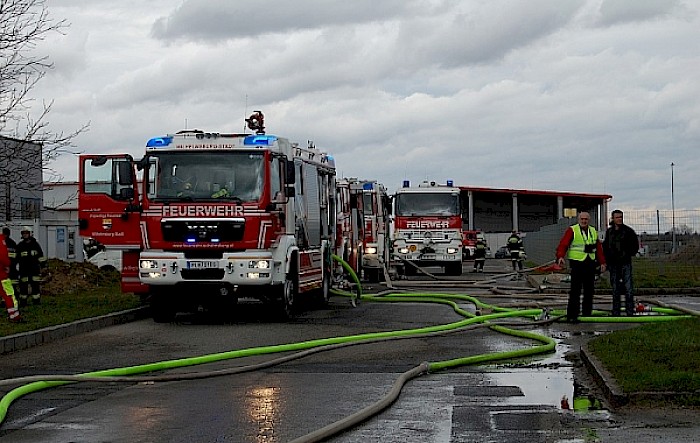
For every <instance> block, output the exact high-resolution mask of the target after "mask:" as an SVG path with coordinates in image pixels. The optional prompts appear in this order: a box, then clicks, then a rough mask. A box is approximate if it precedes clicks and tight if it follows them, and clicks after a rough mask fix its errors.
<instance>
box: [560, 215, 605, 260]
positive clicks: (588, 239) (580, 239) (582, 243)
mask: <svg viewBox="0 0 700 443" xmlns="http://www.w3.org/2000/svg"><path fill="white" fill-rule="evenodd" d="M571 229H572V230H573V231H574V238H573V240H571V245H569V251H568V252H567V253H566V257H567V258H568V259H570V260H576V261H584V260H585V259H586V256H588V257H590V258H591V260H595V250H594V251H593V252H589V253H586V252H585V247H586V245H595V244H596V243H597V242H598V232H597V231H596V230H595V228H594V227H593V226H589V227H588V235H583V232H581V226H579V225H578V224H575V225H573V226H571Z"/></svg>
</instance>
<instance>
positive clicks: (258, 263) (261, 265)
mask: <svg viewBox="0 0 700 443" xmlns="http://www.w3.org/2000/svg"><path fill="white" fill-rule="evenodd" d="M248 267H249V268H257V269H270V262H269V261H267V260H251V261H249V262H248Z"/></svg>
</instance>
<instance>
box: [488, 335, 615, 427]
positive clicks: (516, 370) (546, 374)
mask: <svg viewBox="0 0 700 443" xmlns="http://www.w3.org/2000/svg"><path fill="white" fill-rule="evenodd" d="M533 332H536V333H539V334H543V335H547V336H550V337H552V338H554V339H555V340H556V341H557V345H556V348H555V352H554V353H552V354H549V355H542V356H535V357H533V358H530V359H527V360H523V361H520V362H514V363H506V364H498V365H494V366H492V369H491V370H490V371H489V372H487V373H486V376H487V377H488V378H489V379H491V381H492V383H493V384H494V385H497V386H517V387H518V388H519V389H520V391H521V392H522V395H516V396H506V397H502V402H503V404H506V405H547V406H553V407H555V408H559V409H566V410H573V411H575V412H581V413H587V412H589V411H590V412H593V411H596V412H598V411H599V412H602V413H604V414H608V411H605V410H604V409H603V407H602V402H601V401H600V399H598V398H595V397H593V396H592V395H590V394H589V393H588V392H587V389H585V388H584V387H582V386H581V385H580V384H578V383H576V380H575V379H574V371H573V363H572V362H570V361H568V360H566V358H564V356H565V355H566V354H567V353H568V352H569V351H570V350H571V347H570V346H568V345H566V344H563V343H562V342H561V339H562V337H563V336H566V335H567V334H568V333H566V332H564V333H562V332H561V331H557V333H553V331H547V330H535V331H533ZM598 333H599V331H591V334H592V335H597V334H598ZM488 346H489V348H490V351H492V352H500V351H507V350H512V349H513V343H508V341H507V340H503V341H494V342H491V343H489V344H488ZM516 346H517V345H516Z"/></svg>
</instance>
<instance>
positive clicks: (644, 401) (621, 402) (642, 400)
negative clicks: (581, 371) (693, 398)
mask: <svg viewBox="0 0 700 443" xmlns="http://www.w3.org/2000/svg"><path fill="white" fill-rule="evenodd" d="M580 356H581V361H582V362H583V364H584V365H585V366H586V369H587V370H588V373H589V374H591V376H593V378H594V379H595V381H596V383H597V384H598V386H600V387H601V388H602V390H603V395H605V397H606V398H607V400H608V403H610V405H611V406H612V407H614V408H619V407H621V406H625V405H628V404H629V405H632V404H636V405H659V404H664V403H669V402H670V403H672V402H673V400H674V399H677V398H678V397H679V396H681V395H684V394H688V395H697V393H693V392H687V393H686V392H657V391H654V392H651V391H642V392H630V393H625V392H623V391H622V388H620V386H619V385H618V384H617V381H615V379H614V378H613V376H612V375H611V374H610V373H609V372H608V371H607V370H606V369H605V367H603V365H602V363H601V362H600V360H598V359H597V358H596V357H595V356H594V355H593V354H592V353H591V351H590V350H589V349H588V345H585V344H584V345H582V346H581V350H580Z"/></svg>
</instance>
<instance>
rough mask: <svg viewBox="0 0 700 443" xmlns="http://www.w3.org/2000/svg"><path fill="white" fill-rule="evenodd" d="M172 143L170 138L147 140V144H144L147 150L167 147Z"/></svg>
mask: <svg viewBox="0 0 700 443" xmlns="http://www.w3.org/2000/svg"><path fill="white" fill-rule="evenodd" d="M172 142H173V138H172V137H153V138H152V139H150V140H148V143H146V147H147V148H158V147H161V146H168V145H169V144H170V143H172Z"/></svg>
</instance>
